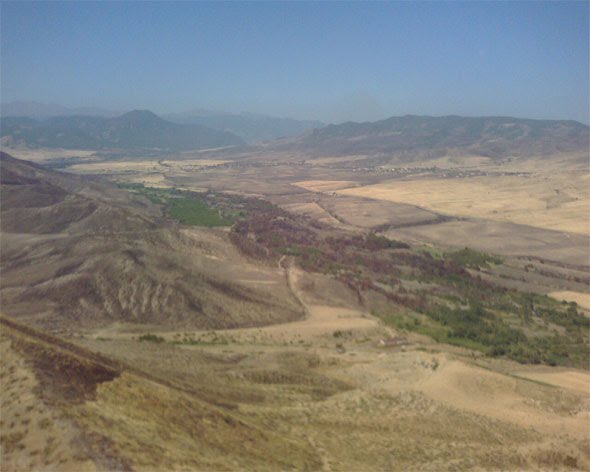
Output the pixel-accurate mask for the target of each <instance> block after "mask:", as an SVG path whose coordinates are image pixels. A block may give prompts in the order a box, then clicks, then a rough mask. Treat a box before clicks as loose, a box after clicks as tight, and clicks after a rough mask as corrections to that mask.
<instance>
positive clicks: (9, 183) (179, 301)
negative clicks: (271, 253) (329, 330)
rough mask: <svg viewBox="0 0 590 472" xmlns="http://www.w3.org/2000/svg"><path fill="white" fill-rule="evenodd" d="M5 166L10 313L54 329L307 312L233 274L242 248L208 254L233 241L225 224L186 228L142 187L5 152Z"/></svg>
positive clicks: (240, 320) (221, 321)
mask: <svg viewBox="0 0 590 472" xmlns="http://www.w3.org/2000/svg"><path fill="white" fill-rule="evenodd" d="M0 176H1V182H0V183H1V185H0V197H1V199H2V207H1V222H0V230H1V253H2V258H1V264H0V269H1V271H2V278H1V284H0V297H1V302H2V310H3V313H4V314H7V315H10V316H14V317H20V318H21V319H24V320H26V321H27V322H30V323H33V324H35V325H38V326H42V327H50V328H51V329H65V328H67V327H72V326H78V327H85V326H86V327H88V326H101V325H104V324H109V323H112V322H114V321H123V322H128V323H140V324H141V323H143V324H145V323H149V324H152V325H153V324H156V325H166V326H174V325H176V326H193V327H212V328H215V327H217V328H219V327H230V326H248V325H249V326H252V325H258V324H267V323H272V322H277V321H284V320H288V319H295V318H297V317H298V316H299V315H300V312H299V311H298V308H297V304H296V303H295V302H294V301H293V300H291V299H290V298H289V296H288V291H286V292H285V293H282V292H281V290H280V289H277V287H275V288H274V292H275V293H274V294H271V293H269V292H267V291H260V290H257V289H253V288H250V287H249V286H245V285H242V284H240V283H239V282H237V281H234V280H233V279H231V278H230V277H225V276H224V273H232V274H236V271H235V269H234V268H233V266H232V267H227V266H228V264H230V265H231V263H236V264H237V263H238V262H240V263H242V261H241V260H240V258H239V257H237V258H236V260H235V261H230V262H224V261H222V260H219V261H213V262H214V264H213V263H212V262H209V259H211V258H215V257H217V256H213V255H209V254H211V251H215V249H211V248H215V247H218V246H221V248H220V249H219V251H220V252H221V253H223V252H224V251H226V250H231V247H230V249H227V248H226V247H225V246H228V247H229V246H231V245H230V243H229V242H228V241H227V237H226V236H224V234H223V233H219V232H217V233H216V232H215V231H214V230H205V229H203V230H192V231H189V232H187V231H183V230H182V228H179V227H178V225H176V224H174V223H173V222H172V221H169V220H165V219H164V218H163V217H162V216H161V210H160V208H159V207H158V206H155V205H153V204H151V203H150V202H149V201H148V200H146V199H144V198H142V197H139V196H134V195H131V194H129V193H128V192H126V191H123V190H120V189H118V188H116V187H114V186H112V185H110V184H107V183H102V182H101V181H97V180H93V179H89V178H85V177H77V176H74V175H69V174H62V173H59V172H53V171H49V170H45V169H43V168H42V167H40V166H36V165H33V164H31V163H28V162H26V161H21V160H18V159H14V158H12V157H10V156H9V155H7V154H6V153H2V154H1V156H0ZM203 248H205V249H206V250H205V249H203ZM207 248H209V249H207ZM212 265H214V267H211V266H212ZM224 267H225V269H224ZM245 267H247V264H246V266H245ZM224 270H226V272H224ZM277 277H278V279H279V280H282V279H281V276H280V275H278V276H277ZM285 290H286V289H285Z"/></svg>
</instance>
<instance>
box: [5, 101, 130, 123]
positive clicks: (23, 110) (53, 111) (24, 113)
mask: <svg viewBox="0 0 590 472" xmlns="http://www.w3.org/2000/svg"><path fill="white" fill-rule="evenodd" d="M121 114H122V112H120V111H114V110H106V109H104V108H97V107H78V108H67V107H64V106H62V105H57V104H55V103H39V102H8V103H2V104H0V115H1V116H19V117H27V118H36V119H46V118H53V117H55V116H74V115H80V116H103V117H107V118H112V117H114V116H118V115H121Z"/></svg>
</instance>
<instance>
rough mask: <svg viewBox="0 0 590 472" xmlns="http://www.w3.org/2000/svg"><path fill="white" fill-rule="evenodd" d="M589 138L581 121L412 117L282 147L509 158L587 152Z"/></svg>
mask: <svg viewBox="0 0 590 472" xmlns="http://www.w3.org/2000/svg"><path fill="white" fill-rule="evenodd" d="M588 139H589V128H588V126H586V125H583V124H581V123H578V122H575V121H553V120H530V119H518V118H509V117H481V118H470V117H461V116H441V117H432V116H413V115H406V116H401V117H392V118H388V119H386V120H382V121H376V122H372V123H352V122H349V123H343V124H340V125H329V126H326V127H324V128H321V129H316V130H313V131H312V132H310V133H308V134H307V135H305V136H303V137H301V138H299V139H296V140H293V141H290V142H285V143H282V144H281V145H279V147H284V148H287V149H290V150H294V149H297V150H300V151H304V152H307V153H316V154H320V155H351V154H389V155H396V156H399V157H404V156H407V157H408V158H409V157H412V158H415V157H417V156H418V157H423V158H435V157H440V156H444V155H479V156H485V157H491V158H503V157H508V156H523V157H526V156H533V155H549V154H554V153H558V152H571V151H585V150H587V149H588Z"/></svg>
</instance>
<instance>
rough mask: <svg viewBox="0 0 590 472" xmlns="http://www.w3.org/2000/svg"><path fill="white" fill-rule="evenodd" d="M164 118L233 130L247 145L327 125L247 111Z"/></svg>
mask: <svg viewBox="0 0 590 472" xmlns="http://www.w3.org/2000/svg"><path fill="white" fill-rule="evenodd" d="M164 117H165V118H166V119H168V120H170V121H174V122H176V123H183V124H198V125H202V126H207V127H209V128H213V129H218V130H224V131H229V132H230V133H233V134H235V135H236V136H239V137H240V138H242V139H243V140H244V141H246V142H247V143H255V142H260V141H271V140H273V139H277V138H284V137H290V136H298V135H300V134H303V133H305V132H306V131H309V130H312V129H314V128H321V127H322V126H325V123H322V122H321V121H305V120H303V121H302V120H294V119H292V118H277V117H274V116H267V115H259V114H255V113H246V112H243V113H239V114H233V113H223V112H212V111H209V110H194V111H189V112H185V113H171V114H168V115H164Z"/></svg>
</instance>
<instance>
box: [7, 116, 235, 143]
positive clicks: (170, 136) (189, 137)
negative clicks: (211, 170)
mask: <svg viewBox="0 0 590 472" xmlns="http://www.w3.org/2000/svg"><path fill="white" fill-rule="evenodd" d="M1 127H2V142H3V144H4V145H5V146H8V147H11V146H26V147H31V148H39V147H44V148H64V149H102V148H143V149H147V148H149V149H154V148H156V149H163V150H170V151H183V150H190V149H205V148H215V147H223V146H233V145H237V144H243V141H242V139H240V138H239V137H237V136H235V135H234V134H232V133H229V132H226V131H218V130H214V129H211V128H207V127H205V126H201V125H197V124H194V125H182V124H178V123H172V122H170V121H166V120H163V119H162V118H160V117H158V116H157V115H155V114H154V113H152V112H150V111H147V110H134V111H131V112H129V113H125V114H123V115H120V116H117V117H114V118H103V117H98V116H59V117H54V118H49V119H47V120H44V121H37V120H34V119H31V118H26V117H5V118H2V124H1Z"/></svg>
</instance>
